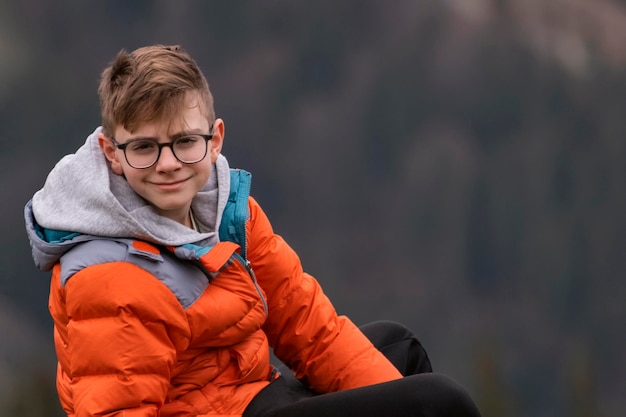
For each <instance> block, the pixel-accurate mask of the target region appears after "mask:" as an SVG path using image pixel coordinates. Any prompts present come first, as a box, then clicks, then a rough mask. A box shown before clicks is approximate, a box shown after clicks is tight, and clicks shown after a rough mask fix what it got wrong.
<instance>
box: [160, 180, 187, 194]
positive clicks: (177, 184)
mask: <svg viewBox="0 0 626 417" xmlns="http://www.w3.org/2000/svg"><path fill="white" fill-rule="evenodd" d="M186 182H187V179H182V180H179V181H168V182H154V183H153V184H154V185H155V186H156V187H157V188H159V189H161V190H165V191H173V190H177V189H179V188H181V187H182V186H183V185H184V184H185V183H186Z"/></svg>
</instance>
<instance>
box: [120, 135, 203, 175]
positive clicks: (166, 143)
mask: <svg viewBox="0 0 626 417" xmlns="http://www.w3.org/2000/svg"><path fill="white" fill-rule="evenodd" d="M190 136H199V137H201V138H202V139H204V144H205V148H204V155H202V158H200V159H198V160H197V161H193V162H186V161H183V160H182V159H180V158H179V157H178V156H177V155H176V152H174V144H175V143H176V141H178V140H181V139H184V138H188V137H190ZM110 139H111V142H112V143H113V146H115V147H116V148H117V149H121V150H122V152H124V159H126V162H127V163H128V165H130V166H131V167H132V168H135V169H148V168H151V167H153V166H154V165H156V163H157V162H159V159H160V158H161V150H162V149H163V148H164V147H166V146H167V147H169V148H170V151H172V155H174V158H176V160H177V161H180V162H182V163H183V164H188V165H191V164H197V163H198V162H200V161H202V160H203V159H204V158H206V155H207V153H208V152H209V141H210V140H211V139H213V125H211V130H210V131H209V134H208V135H203V134H200V133H192V134H189V135H182V136H180V137H178V138H176V139H174V140H173V141H171V142H164V143H159V142H157V141H154V143H155V144H156V145H157V147H158V148H159V151H158V152H157V157H156V159H155V160H154V162H153V163H151V164H150V165H148V166H145V167H136V166H134V165H133V164H131V163H130V161H129V160H128V156H127V155H126V147H128V145H131V144H133V143H134V142H137V141H141V140H149V141H152V140H151V139H132V140H130V141H128V142H126V143H119V142H118V141H116V140H115V138H114V137H113V136H111V137H110Z"/></svg>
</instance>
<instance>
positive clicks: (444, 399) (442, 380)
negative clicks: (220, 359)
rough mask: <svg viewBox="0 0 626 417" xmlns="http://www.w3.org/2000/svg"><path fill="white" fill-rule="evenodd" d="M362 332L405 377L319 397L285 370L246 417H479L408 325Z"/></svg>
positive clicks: (384, 323)
mask: <svg viewBox="0 0 626 417" xmlns="http://www.w3.org/2000/svg"><path fill="white" fill-rule="evenodd" d="M361 330H362V331H363V333H364V334H365V335H366V336H367V337H368V338H369V339H370V340H371V341H372V343H373V344H374V346H376V347H377V348H378V349H379V350H380V351H381V352H382V353H383V354H384V355H385V356H386V357H387V358H388V359H389V360H390V361H391V362H392V363H393V364H394V365H395V366H396V368H398V370H399V371H400V372H401V373H402V374H403V375H404V376H405V377H404V378H402V379H399V380H396V381H391V382H385V383H382V384H376V385H370V386H367V387H361V388H355V389H350V390H345V391H340V392H334V393H329V394H317V393H315V392H313V391H311V390H310V389H309V388H307V387H306V386H304V385H303V384H301V383H300V381H298V380H297V379H296V378H295V377H294V376H293V373H291V371H289V370H288V369H281V371H282V375H283V376H281V377H280V378H278V379H277V380H275V381H274V382H272V383H271V384H270V385H268V386H267V387H266V388H265V389H263V390H262V391H261V392H259V394H258V395H257V396H256V397H255V398H254V400H252V402H251V403H250V405H248V408H246V411H245V412H244V414H243V417H293V416H298V417H307V416H315V417H334V416H336V417H350V416H355V417H357V416H358V417H364V416H377V417H379V416H380V417H389V416H393V417H400V416H415V417H448V416H450V417H462V416H467V417H478V416H480V412H479V411H478V408H477V407H476V405H475V404H474V402H473V401H472V399H471V398H470V396H469V394H468V393H467V392H466V391H465V389H464V388H463V387H462V386H460V385H459V384H458V383H456V382H455V381H453V380H452V379H450V378H448V377H446V376H444V375H441V374H436V373H432V368H431V365H430V360H429V359H428V355H427V354H426V351H425V350H424V349H423V347H422V345H421V344H420V342H419V341H418V340H417V338H416V337H415V335H414V334H413V333H412V332H411V331H410V330H408V329H407V328H406V327H404V326H402V325H400V324H398V323H394V322H389V321H379V322H375V323H371V324H368V325H365V326H363V327H361Z"/></svg>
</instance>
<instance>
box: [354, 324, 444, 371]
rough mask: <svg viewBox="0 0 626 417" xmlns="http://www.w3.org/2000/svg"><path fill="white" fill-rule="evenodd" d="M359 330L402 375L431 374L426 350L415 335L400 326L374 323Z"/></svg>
mask: <svg viewBox="0 0 626 417" xmlns="http://www.w3.org/2000/svg"><path fill="white" fill-rule="evenodd" d="M360 329H361V331H362V332H363V334H364V335H365V336H367V338H368V339H369V340H370V341H371V342H372V344H374V346H376V348H377V349H378V350H380V351H381V352H382V353H383V354H384V355H385V356H386V357H387V359H389V361H390V362H391V363H393V364H394V365H395V367H396V368H398V370H399V371H400V373H402V375H404V376H406V375H414V374H420V373H424V372H432V370H433V369H432V366H431V364H430V360H429V359H428V354H427V353H426V350H424V348H423V347H422V344H421V343H420V341H419V340H418V339H417V337H416V336H415V334H414V333H413V332H412V331H411V330H409V329H407V328H406V327H405V326H403V325H402V324H399V323H396V322H393V321H376V322H373V323H369V324H366V325H364V326H361V327H360Z"/></svg>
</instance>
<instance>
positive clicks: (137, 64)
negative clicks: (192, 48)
mask: <svg viewBox="0 0 626 417" xmlns="http://www.w3.org/2000/svg"><path fill="white" fill-rule="evenodd" d="M188 92H196V93H197V94H198V99H199V102H200V105H201V106H202V110H203V111H204V112H205V114H206V117H207V119H208V120H209V123H211V122H212V121H213V120H214V119H215V110H214V109H213V96H212V95H211V91H210V90H209V84H208V83H207V81H206V79H205V78H204V75H203V74H202V72H201V71H200V68H198V65H197V64H196V63H195V61H194V60H193V59H192V58H191V57H190V56H189V54H188V53H187V52H185V51H184V50H183V49H181V48H180V47H178V46H163V45H154V46H146V47H143V48H139V49H136V50H135V51H133V52H131V53H128V52H126V51H125V50H121V51H120V52H119V53H118V54H117V56H116V57H115V59H114V60H113V62H112V63H111V64H110V65H109V66H108V67H107V68H106V69H105V70H104V71H103V72H102V78H101V80H100V86H99V88H98V95H99V96H100V108H101V111H102V126H103V132H104V134H105V135H108V136H110V135H112V134H113V132H114V130H115V128H116V127H117V126H122V127H124V129H126V130H128V131H129V132H133V131H134V130H135V129H136V128H137V127H138V125H139V124H141V123H145V122H152V121H155V120H158V119H160V118H163V117H167V118H172V117H176V116H177V115H179V114H180V112H181V109H182V108H183V106H184V105H185V99H186V95H187V94H186V93H188Z"/></svg>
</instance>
